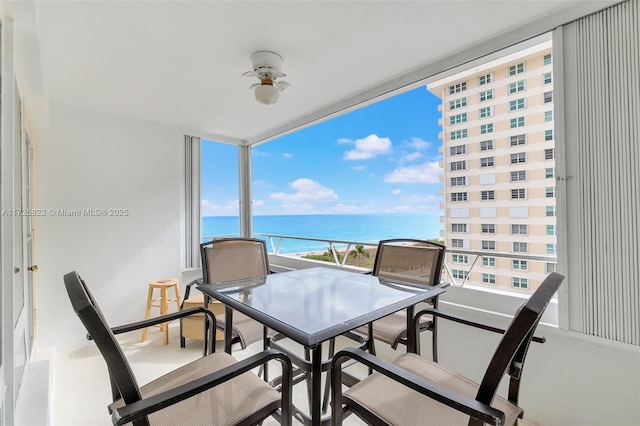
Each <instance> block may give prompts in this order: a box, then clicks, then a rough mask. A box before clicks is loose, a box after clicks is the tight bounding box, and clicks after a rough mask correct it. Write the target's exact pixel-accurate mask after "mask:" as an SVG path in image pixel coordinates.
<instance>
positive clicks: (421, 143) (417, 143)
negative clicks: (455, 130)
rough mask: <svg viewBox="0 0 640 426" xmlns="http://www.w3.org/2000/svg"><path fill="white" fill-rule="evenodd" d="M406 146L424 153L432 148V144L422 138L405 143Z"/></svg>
mask: <svg viewBox="0 0 640 426" xmlns="http://www.w3.org/2000/svg"><path fill="white" fill-rule="evenodd" d="M404 145H407V146H410V147H411V148H413V149H417V150H418V151H424V150H425V149H427V148H429V147H430V146H431V142H427V141H425V140H424V139H421V138H411V140H409V141H405V142H404Z"/></svg>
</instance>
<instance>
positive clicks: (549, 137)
mask: <svg viewBox="0 0 640 426" xmlns="http://www.w3.org/2000/svg"><path fill="white" fill-rule="evenodd" d="M544 140H545V141H552V140H553V129H552V130H545V131H544Z"/></svg>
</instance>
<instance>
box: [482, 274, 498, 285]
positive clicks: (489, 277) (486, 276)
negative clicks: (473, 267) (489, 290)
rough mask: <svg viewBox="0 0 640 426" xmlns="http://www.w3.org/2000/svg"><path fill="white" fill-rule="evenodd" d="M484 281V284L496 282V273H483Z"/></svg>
mask: <svg viewBox="0 0 640 426" xmlns="http://www.w3.org/2000/svg"><path fill="white" fill-rule="evenodd" d="M482 283H483V284H495V283H496V275H495V274H482Z"/></svg>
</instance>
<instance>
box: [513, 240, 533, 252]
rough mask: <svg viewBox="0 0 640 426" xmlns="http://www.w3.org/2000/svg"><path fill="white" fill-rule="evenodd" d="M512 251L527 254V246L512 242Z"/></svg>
mask: <svg viewBox="0 0 640 426" xmlns="http://www.w3.org/2000/svg"><path fill="white" fill-rule="evenodd" d="M512 249H513V252H514V253H527V252H528V251H529V244H528V243H523V242H520V241H514V242H513V245H512Z"/></svg>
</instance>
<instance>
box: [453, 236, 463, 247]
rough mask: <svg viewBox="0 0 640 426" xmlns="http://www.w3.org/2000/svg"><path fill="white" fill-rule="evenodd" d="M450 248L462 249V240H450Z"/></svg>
mask: <svg viewBox="0 0 640 426" xmlns="http://www.w3.org/2000/svg"><path fill="white" fill-rule="evenodd" d="M451 247H453V248H464V240H461V239H460V238H452V239H451Z"/></svg>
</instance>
